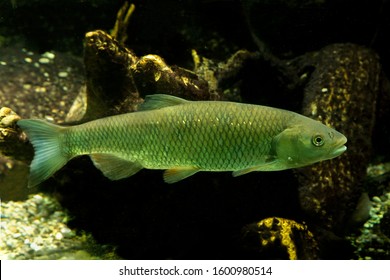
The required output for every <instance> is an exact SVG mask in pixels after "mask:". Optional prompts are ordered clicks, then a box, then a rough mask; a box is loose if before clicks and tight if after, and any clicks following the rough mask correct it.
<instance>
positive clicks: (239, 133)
mask: <svg viewBox="0 0 390 280" xmlns="http://www.w3.org/2000/svg"><path fill="white" fill-rule="evenodd" d="M17 124H18V126H19V127H20V128H21V129H22V130H23V131H24V132H25V133H26V135H27V137H28V138H29V141H30V142H31V143H32V145H33V148H34V158H33V160H32V162H31V164H30V174H29V181H28V186H29V187H34V186H37V185H39V184H40V183H42V182H43V181H45V180H46V179H48V178H49V177H51V176H52V175H53V174H54V173H55V172H57V171H58V170H59V169H61V168H62V167H63V166H64V165H65V164H66V163H67V162H68V161H69V160H71V159H73V158H74V157H77V156H80V155H89V156H90V158H91V159H92V162H93V163H94V165H95V166H96V168H98V169H99V170H100V171H102V173H103V174H104V175H105V176H106V177H108V178H109V179H111V180H119V179H123V178H127V177H130V176H132V175H134V174H136V173H137V172H138V171H140V170H141V169H143V168H146V169H160V170H165V171H164V173H163V179H164V181H165V182H166V183H175V182H178V181H180V180H183V179H185V178H187V177H190V176H192V175H194V174H195V173H197V172H199V171H232V172H233V173H232V174H233V176H234V177H236V176H240V175H244V174H247V173H249V172H253V171H279V170H285V169H290V168H299V167H302V166H306V165H309V164H313V163H315V162H318V161H322V160H327V159H331V158H334V157H337V156H339V155H341V154H342V153H343V152H345V150H346V149H347V148H346V146H345V145H344V144H345V143H346V142H347V138H346V137H345V136H344V135H343V134H342V133H340V132H338V131H336V130H334V129H332V128H330V127H327V126H325V125H324V124H322V123H320V122H319V121H315V120H312V119H310V118H308V117H305V116H302V115H300V114H298V113H295V112H291V111H287V110H283V109H277V108H273V107H267V106H261V105H253V104H245V103H236V102H229V101H189V100H185V99H182V98H179V97H175V96H171V95H165V94H153V95H147V96H146V97H145V101H144V103H143V104H141V106H140V110H139V111H137V112H132V113H126V114H121V115H115V116H109V117H105V118H101V119H96V120H93V121H89V122H86V123H83V124H79V125H73V126H60V125H56V124H53V123H49V122H47V121H44V120H39V119H21V120H19V121H18V122H17Z"/></svg>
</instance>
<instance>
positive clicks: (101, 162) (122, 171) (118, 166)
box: [90, 154, 143, 180]
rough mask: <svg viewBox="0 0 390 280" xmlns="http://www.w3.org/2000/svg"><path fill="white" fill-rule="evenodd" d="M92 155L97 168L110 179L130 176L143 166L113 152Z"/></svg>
mask: <svg viewBox="0 0 390 280" xmlns="http://www.w3.org/2000/svg"><path fill="white" fill-rule="evenodd" d="M90 157H91V159H92V161H93V163H94V164H95V166H96V168H98V169H99V170H100V171H102V173H103V174H104V176H106V177H107V178H109V179H110V180H119V179H123V178H127V177H130V176H132V175H134V174H135V173H137V172H138V171H140V170H141V169H142V168H143V166H142V165H141V164H139V163H138V162H132V161H128V160H125V159H122V158H120V157H117V156H114V155H111V154H92V155H90Z"/></svg>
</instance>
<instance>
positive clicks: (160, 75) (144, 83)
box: [83, 30, 211, 120]
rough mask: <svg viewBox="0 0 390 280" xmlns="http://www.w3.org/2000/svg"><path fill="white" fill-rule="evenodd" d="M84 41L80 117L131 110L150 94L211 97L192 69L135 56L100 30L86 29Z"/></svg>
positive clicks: (92, 117)
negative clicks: (83, 102)
mask: <svg viewBox="0 0 390 280" xmlns="http://www.w3.org/2000/svg"><path fill="white" fill-rule="evenodd" d="M85 41H86V46H85V54H84V62H85V69H86V83H87V109H86V113H85V116H84V117H83V120H91V119H96V118H97V117H103V116H108V115H113V114H119V113H126V112H131V111H135V110H136V109H137V107H138V105H139V104H141V103H142V101H143V99H142V97H144V96H145V95H148V94H151V93H158V92H159V93H165V94H172V95H176V96H181V97H185V98H189V99H195V100H196V99H198V100H199V99H201V100H207V99H211V97H210V96H209V90H208V84H207V82H206V81H205V80H203V79H202V78H199V77H198V76H197V75H196V74H195V73H194V72H192V71H189V70H186V69H184V68H180V67H177V66H168V65H167V64H166V63H165V62H164V60H163V59H162V58H161V57H160V56H158V55H152V54H149V55H145V56H142V57H140V58H138V57H137V56H136V55H135V54H134V53H133V52H132V51H131V50H130V49H128V48H125V47H124V46H122V45H120V44H119V42H118V41H117V40H116V39H114V38H113V37H112V36H110V35H109V34H107V33H105V32H104V31H101V30H97V31H91V32H88V33H87V34H86V38H85Z"/></svg>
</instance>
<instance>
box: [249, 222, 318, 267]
mask: <svg viewBox="0 0 390 280" xmlns="http://www.w3.org/2000/svg"><path fill="white" fill-rule="evenodd" d="M242 239H243V244H244V245H243V246H244V247H246V248H247V250H248V252H250V253H251V254H252V255H254V256H256V258H259V259H264V258H265V259H289V260H297V259H304V260H308V259H318V245H317V241H316V240H315V237H314V236H313V233H311V232H310V231H309V230H308V228H307V226H306V225H305V224H301V223H298V222H296V221H293V220H289V219H285V218H280V217H271V218H266V219H263V220H261V221H260V222H258V223H254V224H250V225H247V226H246V227H244V229H243V233H242Z"/></svg>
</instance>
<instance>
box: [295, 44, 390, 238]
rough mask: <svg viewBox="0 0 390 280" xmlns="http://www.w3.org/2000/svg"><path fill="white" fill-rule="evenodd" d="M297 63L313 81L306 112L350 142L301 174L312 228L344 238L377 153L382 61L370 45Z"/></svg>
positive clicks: (344, 47) (334, 49) (342, 47)
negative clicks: (375, 132) (374, 145)
mask: <svg viewBox="0 0 390 280" xmlns="http://www.w3.org/2000/svg"><path fill="white" fill-rule="evenodd" d="M292 64H294V66H295V67H297V73H301V77H303V78H305V77H307V79H308V81H307V83H306V85H305V89H304V100H303V109H302V112H303V114H304V115H306V116H309V117H311V118H313V119H316V120H319V121H321V122H322V123H325V124H326V125H328V126H330V127H333V128H335V129H337V130H338V131H341V132H342V133H343V134H344V135H345V136H346V137H347V138H348V143H347V147H348V150H347V152H346V153H345V154H344V155H342V156H340V157H339V158H337V159H333V160H331V161H324V162H320V163H318V164H315V165H313V166H310V167H305V168H302V169H299V170H298V171H297V173H298V174H299V176H298V179H299V184H300V187H299V192H300V200H301V206H302V209H303V211H305V212H306V214H307V216H308V217H310V220H311V222H312V223H313V224H316V225H319V226H320V227H322V228H326V229H328V230H330V231H332V232H334V233H335V234H337V235H340V236H342V235H343V234H344V232H345V231H346V230H347V229H348V226H349V219H350V217H351V214H352V212H353V211H354V209H355V208H356V205H357V202H358V199H359V197H360V195H361V194H362V183H363V180H364V178H365V177H366V169H367V166H368V163H369V160H370V157H371V155H372V154H371V152H372V144H371V143H372V133H373V128H374V124H375V118H376V111H377V108H376V106H377V100H378V96H379V95H380V94H381V87H380V77H381V74H382V70H381V65H380V63H379V58H378V56H377V54H376V53H375V52H373V51H371V50H369V49H367V48H365V47H361V46H358V45H353V44H334V45H329V46H327V47H325V48H323V49H321V50H319V51H318V52H314V53H308V54H305V55H303V56H301V57H299V58H297V59H295V60H294V61H293V62H292ZM305 69H309V70H306V71H305Z"/></svg>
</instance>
